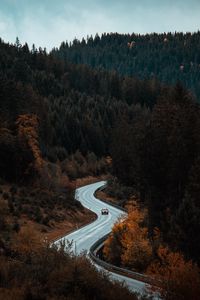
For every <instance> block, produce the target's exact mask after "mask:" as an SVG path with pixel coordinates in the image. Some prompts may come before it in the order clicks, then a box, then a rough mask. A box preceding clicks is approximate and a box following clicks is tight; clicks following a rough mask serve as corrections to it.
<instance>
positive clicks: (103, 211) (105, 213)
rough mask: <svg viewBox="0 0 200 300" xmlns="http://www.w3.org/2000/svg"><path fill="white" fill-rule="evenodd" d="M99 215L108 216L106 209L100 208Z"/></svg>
mask: <svg viewBox="0 0 200 300" xmlns="http://www.w3.org/2000/svg"><path fill="white" fill-rule="evenodd" d="M101 214H102V215H108V214H109V210H108V209H107V208H102V209H101Z"/></svg>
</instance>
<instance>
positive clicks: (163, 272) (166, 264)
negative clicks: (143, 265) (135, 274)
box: [147, 246, 200, 300]
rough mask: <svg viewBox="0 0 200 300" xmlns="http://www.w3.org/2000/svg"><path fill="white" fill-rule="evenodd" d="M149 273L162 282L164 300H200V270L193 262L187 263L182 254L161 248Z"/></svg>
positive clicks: (161, 291)
mask: <svg viewBox="0 0 200 300" xmlns="http://www.w3.org/2000/svg"><path fill="white" fill-rule="evenodd" d="M147 273H148V274H150V275H151V276H154V277H155V278H156V279H158V280H159V281H160V282H161V285H162V289H161V290H159V291H160V293H161V296H162V299H165V300H176V299H180V300H188V299H193V300H198V299H199V296H200V269H199V267H198V266H197V265H196V264H194V263H193V262H192V261H191V260H190V261H185V259H184V257H183V255H182V254H181V253H179V252H172V251H170V250H169V248H168V247H163V246H160V247H159V249H158V251H157V260H155V261H154V262H152V263H151V265H150V266H149V268H148V271H147Z"/></svg>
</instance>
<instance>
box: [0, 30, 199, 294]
mask: <svg viewBox="0 0 200 300" xmlns="http://www.w3.org/2000/svg"><path fill="white" fill-rule="evenodd" d="M199 47H200V33H199V32H197V33H194V34H190V33H187V34H182V33H175V34H171V33H168V34H150V35H144V36H143V35H135V34H133V35H120V34H103V35H102V36H101V37H99V36H98V35H96V36H95V37H94V38H93V37H89V38H88V39H87V40H84V39H83V40H82V41H78V40H74V42H73V43H72V44H68V43H67V42H63V43H62V44H61V46H60V48H59V49H53V50H52V51H50V52H49V53H47V51H46V50H45V49H42V48H39V49H36V47H35V46H34V45H33V47H32V48H31V49H30V48H29V47H28V45H27V44H24V45H22V44H21V43H20V41H19V39H17V40H16V43H15V44H8V43H5V42H4V41H3V40H0V196H1V198H0V215H1V218H0V297H1V295H2V297H3V296H4V297H5V299H14V298H13V297H14V296H13V295H15V299H35V300H36V299H41V300H42V299H80V295H81V297H82V298H81V299H116V297H117V296H118V299H129V298H130V299H134V298H131V297H135V299H136V296H133V295H130V293H129V292H128V291H127V290H126V289H125V288H124V287H122V286H119V285H117V284H116V287H115V288H114V289H113V285H115V284H113V283H109V282H108V281H107V279H106V276H105V275H102V274H101V275H100V273H98V272H96V271H95V270H94V269H93V268H92V267H91V266H90V264H89V263H88V262H87V260H86V259H85V257H84V256H80V257H79V258H78V260H77V259H76V258H75V257H73V256H72V257H71V256H70V255H69V253H65V251H64V249H63V248H61V249H60V250H59V251H57V250H56V249H54V248H48V247H49V246H48V245H46V244H44V243H43V242H42V241H40V238H39V236H38V233H37V232H34V234H33V233H32V234H31V235H32V240H31V243H32V245H31V246H30V243H29V241H28V240H29V238H30V228H25V229H24V228H23V225H22V220H24V219H25V221H26V222H34V224H40V225H41V224H42V225H45V226H47V227H53V223H52V222H54V223H55V222H61V221H63V220H64V218H65V216H64V215H65V214H66V213H67V212H69V211H70V213H71V212H72V211H76V212H77V211H82V212H83V214H84V208H83V207H82V206H81V205H80V204H79V203H78V202H77V201H74V190H75V188H76V185H75V184H74V180H76V179H77V178H79V177H86V176H88V175H90V176H91V175H92V176H99V175H101V174H105V173H108V172H109V174H111V175H112V178H113V177H115V178H116V180H117V181H118V183H119V184H120V185H121V186H123V187H125V189H127V190H128V189H131V191H132V192H131V193H132V196H133V195H134V197H135V198H136V199H137V210H136V211H135V213H134V212H132V214H131V213H130V215H129V217H128V221H127V224H125V226H121V227H120V225H119V224H118V225H116V228H114V230H115V231H114V232H113V234H112V235H111V238H110V240H108V241H107V243H106V246H105V249H104V256H105V258H106V257H107V258H106V259H107V260H108V261H110V262H112V263H115V264H118V265H123V266H125V267H128V268H130V269H134V270H135V269H136V270H137V271H138V270H139V271H143V272H145V271H147V273H148V272H150V271H151V272H153V271H152V270H154V271H155V269H157V270H158V269H159V270H160V272H161V273H162V272H163V274H164V273H166V268H167V266H168V265H167V262H166V260H165V261H164V262H163V265H164V266H165V267H166V268H164V267H163V265H162V264H161V262H162V259H163V260H164V258H166V257H167V258H170V259H171V261H170V263H171V262H172V261H176V258H177V261H179V262H181V263H180V265H181V266H184V268H185V269H184V271H185V270H186V271H187V272H188V273H187V274H186V273H184V272H183V274H186V275H188V274H189V275H188V276H191V274H193V276H194V277H195V278H196V282H195V284H194V285H193V294H187V295H186V298H184V296H183V295H184V293H185V290H183V288H182V286H179V290H178V291H177V289H176V288H177V285H173V286H170V288H171V289H172V290H173V289H174V290H173V295H172V294H170V297H171V298H170V297H168V296H169V294H168V295H167V296H166V295H165V296H166V297H165V298H164V299H178V298H175V297H177V294H176V292H177V293H178V295H182V296H181V297H182V298H180V299H189V298H187V297H192V298H190V299H194V300H197V299H199V298H198V297H199V293H200V275H199V266H200V257H199V252H200V234H199V232H200V106H199V99H200V98H199V97H200V81H199V79H200V56H199V55H200V54H199V51H198V49H199ZM108 157H110V158H111V160H112V166H111V165H110V164H108V162H107V160H108ZM138 207H139V208H138ZM141 209H142V210H143V211H144V213H141V212H140V210H141ZM136 223H137V226H138V227H137V231H134V230H136V227H134V226H135V224H136ZM117 226H118V227H117ZM140 226H142V229H141V228H140ZM133 228H134V230H133ZM43 230H44V228H43ZM131 230H132V231H131ZM115 232H116V236H117V237H118V240H117V239H114V238H113V237H115ZM156 233H157V234H156ZM135 235H137V236H139V237H141V240H139V242H138V241H137V242H138V244H137V245H139V246H138V249H141V247H142V249H143V252H141V251H140V253H139V254H138V256H137V257H138V259H137V261H134V260H133V254H134V255H135V254H136V252H134V251H135V250H134V249H133V248H131V247H132V244H131V241H135V240H134V236H135ZM120 236H122V239H121V240H120ZM127 245H130V248H128V246H127ZM161 245H162V247H163V248H162V247H161ZM163 245H164V246H165V248H164V246H163ZM112 247H113V248H112ZM116 247H118V248H116ZM110 249H120V251H121V252H120V251H119V253H117V252H115V254H116V256H115V257H112V255H111V250H110ZM166 249H167V250H166ZM169 249H170V250H169ZM125 250H126V251H125ZM69 251H70V249H69ZM123 251H124V252H123ZM169 251H171V252H170V254H169ZM122 253H123V254H122ZM141 253H142V255H143V256H142V260H141V256H140V255H141ZM171 253H175V254H177V253H178V254H177V255H175V254H174V255H175V256H173V255H172V254H171ZM170 255H171V256H170ZM178 255H179V256H178ZM134 257H135V256H134ZM163 257H164V258H163ZM172 258H173V259H172ZM141 261H142V262H141ZM170 263H169V265H170ZM165 264H166V265H165ZM161 265H162V266H161ZM63 266H64V267H63ZM68 266H71V268H70V271H69V267H68ZM22 270H23V272H22ZM52 270H53V271H52ZM84 270H87V273H88V275H87V276H88V278H87V280H88V281H87V284H86V283H84V284H83V282H84V281H83V277H84V276H85V275H84V274H85V272H84ZM182 270H183V269H182ZM172 271H173V270H172ZM186 271H185V272H186ZM169 272H171V269H169ZM26 274H29V275H28V276H26ZM38 274H40V276H39V277H38ZM49 274H51V276H50V275H49ZM58 277H59V278H60V281H59V282H58V283H56V280H55V278H58ZM186 277H187V276H186ZM44 278H45V279H44ZM64 278H67V286H66V281H65V280H64ZM187 278H188V277H187ZM165 279H166V278H165ZM176 279H177V278H176ZM97 280H99V282H100V284H99V285H98V287H100V288H99V289H100V290H99V292H96V293H97V294H96V293H95V289H98V287H97V285H96V284H95V282H96V281H97ZM184 280H185V278H184ZM184 280H183V282H184V283H185V282H186V281H184ZM74 282H75V283H76V285H74ZM88 282H89V285H88ZM188 282H189V281H187V283H188ZM176 283H177V282H176ZM193 283H194V281H193ZM188 284H190V283H188ZM190 288H191V285H188V288H187V290H188V291H190ZM103 289H107V290H109V294H107V295H106V298H105V295H104V294H103V293H102V290H103ZM191 295H192V296H191ZM69 297H70V298H69ZM167 297H168V298H167ZM173 297H174V298H173Z"/></svg>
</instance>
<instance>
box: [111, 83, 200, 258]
mask: <svg viewBox="0 0 200 300" xmlns="http://www.w3.org/2000/svg"><path fill="white" fill-rule="evenodd" d="M145 117H146V118H147V119H146V120H145ZM145 117H144V116H143V115H140V117H139V116H138V120H137V122H132V120H126V121H123V122H121V123H120V124H119V125H118V128H116V130H115V131H114V133H113V142H112V158H113V169H114V173H115V174H116V175H117V177H118V178H119V179H120V180H121V182H123V183H124V184H126V185H130V186H132V187H134V189H135V192H136V193H137V194H138V198H139V199H140V201H141V203H142V204H143V205H145V206H146V207H147V208H148V228H149V233H150V235H152V234H153V231H154V228H155V227H158V228H160V230H161V232H162V235H163V239H164V241H165V242H167V243H168V245H170V246H171V247H172V249H174V250H181V251H183V253H184V254H185V256H186V257H187V258H191V259H194V260H195V261H197V262H200V261H199V251H200V236H199V230H200V214H199V211H200V201H199V188H200V182H199V176H200V168H199V153H200V130H199V129H200V123H199V122H200V109H199V105H198V104H197V103H196V102H195V101H194V100H193V99H192V98H191V96H190V94H189V93H188V92H187V91H186V90H185V89H184V88H183V87H181V86H180V85H179V84H177V86H176V87H175V89H173V90H172V91H171V92H170V93H169V94H166V95H165V96H163V97H162V98H160V100H159V101H158V102H157V104H156V105H155V106H154V108H153V111H152V113H151V114H149V115H148V116H146V115H145ZM119 140H120V143H119V142H118V141H119Z"/></svg>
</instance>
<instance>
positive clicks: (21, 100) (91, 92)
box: [0, 41, 162, 161]
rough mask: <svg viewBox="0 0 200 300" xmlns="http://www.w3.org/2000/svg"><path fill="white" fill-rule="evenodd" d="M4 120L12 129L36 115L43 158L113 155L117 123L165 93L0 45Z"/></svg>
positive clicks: (154, 84)
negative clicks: (111, 144)
mask: <svg viewBox="0 0 200 300" xmlns="http://www.w3.org/2000/svg"><path fill="white" fill-rule="evenodd" d="M0 78H1V83H0V85H1V86H0V97H1V104H0V105H1V106H0V121H1V127H5V128H7V129H9V130H12V134H14V135H15V130H16V127H15V122H16V119H17V117H18V116H19V115H21V114H27V113H28V114H35V115H37V117H38V121H39V144H40V148H41V151H42V155H43V156H44V157H47V158H49V159H50V160H51V161H56V160H57V159H59V160H62V159H64V158H66V157H67V154H68V153H74V152H75V151H76V150H77V149H79V150H80V151H81V152H82V153H84V154H86V153H87V152H94V153H95V154H97V155H98V156H101V155H103V154H105V153H107V152H108V144H109V143H108V141H109V133H110V129H111V128H112V126H113V125H114V123H115V122H116V121H117V120H118V118H119V117H120V116H121V115H122V114H124V115H133V116H134V114H137V110H138V109H139V108H137V107H135V104H138V105H139V106H140V105H142V106H146V107H147V108H148V107H150V108H151V107H152V106H153V105H154V103H155V102H156V100H157V97H158V95H160V93H161V89H162V87H161V85H160V84H159V83H158V82H157V81H156V80H150V81H144V82H143V81H140V80H138V79H131V78H128V77H125V78H122V77H120V76H119V75H118V74H117V73H116V72H110V73H109V72H106V71H95V70H91V69H90V68H89V67H87V66H84V65H72V64H70V63H68V62H65V61H62V60H58V59H56V58H55V57H54V56H53V55H52V54H49V55H48V54H47V53H46V51H45V50H42V49H39V50H37V49H35V48H34V47H33V49H32V50H31V51H30V50H29V48H28V46H27V45H26V44H25V45H23V46H22V45H20V43H19V41H17V42H16V45H9V44H5V43H4V42H3V41H1V42H0Z"/></svg>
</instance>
